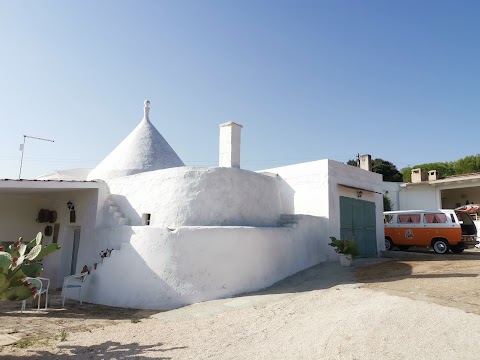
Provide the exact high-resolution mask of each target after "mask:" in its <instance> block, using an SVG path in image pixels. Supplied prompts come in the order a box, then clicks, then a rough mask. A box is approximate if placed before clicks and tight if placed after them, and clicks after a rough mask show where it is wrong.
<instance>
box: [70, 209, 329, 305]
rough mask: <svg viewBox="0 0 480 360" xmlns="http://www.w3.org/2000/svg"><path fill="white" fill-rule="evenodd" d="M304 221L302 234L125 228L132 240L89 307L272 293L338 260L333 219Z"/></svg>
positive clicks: (100, 272)
mask: <svg viewBox="0 0 480 360" xmlns="http://www.w3.org/2000/svg"><path fill="white" fill-rule="evenodd" d="M299 219H300V220H299V223H298V225H297V226H296V228H283V227H278V228H269V227H262V228H255V227H180V228H178V229H176V230H174V231H170V230H168V229H166V228H158V227H137V226H124V227H123V229H124V231H125V232H126V234H131V240H130V241H129V242H127V243H123V244H122V245H121V248H120V250H115V251H113V252H112V256H111V257H109V258H106V259H104V262H103V263H102V264H99V265H98V267H97V270H93V271H92V273H91V275H90V277H89V279H88V287H87V289H86V292H85V295H86V296H85V298H86V301H90V302H93V303H98V304H105V305H111V306H120V307H131V308H142V309H157V310H168V309H173V308H177V307H180V306H184V305H187V304H192V303H196V302H200V301H206V300H212V299H218V298H222V297H228V296H233V295H236V294H240V293H244V292H249V291H255V290H259V289H262V288H265V287H268V286H270V285H272V284H274V283H275V282H277V281H279V280H282V279H284V278H286V277H288V276H290V275H292V274H294V273H296V272H298V271H301V270H303V269H306V268H308V267H310V266H313V265H315V264H317V263H319V262H321V261H325V260H326V259H327V258H328V257H329V256H332V254H333V249H332V248H331V247H329V246H328V245H327V243H328V238H327V237H326V236H321V234H322V231H323V230H322V229H325V228H326V224H325V219H323V218H318V217H311V216H303V217H300V218H299ZM118 231H119V230H118V229H117V230H115V231H112V232H111V234H110V235H108V232H105V231H104V232H102V236H103V241H105V243H108V242H109V241H115V240H114V239H113V238H118V237H119V236H120V234H119V233H118ZM109 236H111V237H112V239H111V240H110V239H108V237H109ZM69 296H70V295H69ZM71 296H75V293H74V292H72V294H71Z"/></svg>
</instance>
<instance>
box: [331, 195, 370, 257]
mask: <svg viewBox="0 0 480 360" xmlns="http://www.w3.org/2000/svg"><path fill="white" fill-rule="evenodd" d="M376 230H377V229H376V218H375V203H373V202H370V201H365V200H358V199H352V198H347V197H344V196H340V236H341V238H342V239H345V238H354V239H355V242H356V243H357V244H358V246H359V247H360V256H361V257H376V256H377V236H376V232H377V231H376Z"/></svg>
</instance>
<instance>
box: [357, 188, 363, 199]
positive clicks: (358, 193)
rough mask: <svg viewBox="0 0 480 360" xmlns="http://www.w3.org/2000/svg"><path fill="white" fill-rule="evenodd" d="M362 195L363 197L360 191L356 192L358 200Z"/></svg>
mask: <svg viewBox="0 0 480 360" xmlns="http://www.w3.org/2000/svg"><path fill="white" fill-rule="evenodd" d="M362 195H363V192H362V190H358V191H357V197H358V198H361V197H362Z"/></svg>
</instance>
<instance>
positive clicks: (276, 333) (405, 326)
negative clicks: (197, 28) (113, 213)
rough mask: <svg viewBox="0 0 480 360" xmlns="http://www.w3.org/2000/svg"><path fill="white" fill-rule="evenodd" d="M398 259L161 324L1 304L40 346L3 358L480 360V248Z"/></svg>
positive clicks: (128, 314)
mask: <svg viewBox="0 0 480 360" xmlns="http://www.w3.org/2000/svg"><path fill="white" fill-rule="evenodd" d="M389 254H390V255H391V256H392V257H394V258H393V259H379V260H376V261H374V262H371V261H365V260H360V261H356V264H355V266H354V267H353V268H351V269H350V268H341V267H340V266H339V265H338V263H327V264H320V265H318V266H315V267H312V268H310V269H308V270H306V271H304V272H302V273H299V274H296V275H294V276H292V277H290V278H288V279H286V280H284V281H282V282H280V283H278V284H276V285H275V286H272V287H271V288H269V289H266V290H263V291H260V292H256V293H252V294H246V295H245V296H239V297H236V298H233V299H223V300H217V301H211V302H206V303H202V304H198V305H192V306H188V307H184V308H182V309H177V310H174V311H169V312H164V313H160V314H157V315H154V316H153V318H149V315H150V314H151V312H150V313H149V312H143V311H140V312H137V311H134V310H124V309H115V308H109V307H100V306H94V305H87V306H84V307H82V308H79V307H78V305H77V306H76V305H74V303H71V304H70V306H69V308H70V310H49V311H48V312H46V313H45V314H44V315H38V314H37V313H36V312H32V313H29V314H23V315H20V314H19V313H18V312H17V308H18V306H15V308H13V307H12V304H9V303H5V304H0V324H2V329H5V327H6V328H7V329H10V332H11V333H12V334H13V335H18V331H21V332H22V335H21V336H23V337H26V339H27V340H31V342H27V341H25V340H24V341H23V343H22V342H21V343H20V345H24V346H25V347H24V348H19V347H12V346H5V347H3V348H2V350H1V352H0V357H1V358H5V359H17V358H25V357H28V358H32V359H35V358H40V357H42V358H44V357H49V358H58V359H64V358H65V359H70V358H80V359H94V358H95V359H96V358H99V359H100V358H102V359H103V358H108V359H120V358H137V359H146V358H162V359H245V358H248V359H272V358H275V359H317V358H325V359H379V358H385V359H414V358H415V359H418V358H422V359H452V358H462V359H477V358H478V356H477V353H478V350H477V345H476V344H477V339H478V338H479V336H480V317H479V316H478V315H476V314H480V301H479V300H478V299H479V295H480V277H479V274H480V261H479V260H480V251H477V250H471V251H466V252H465V253H463V254H461V255H436V254H433V253H431V252H430V253H425V252H412V251H409V252H407V253H403V252H391V253H389ZM57 300H58V298H57ZM16 305H17V304H16ZM62 331H64V332H63V335H64V336H62ZM16 332H17V333H16ZM62 340H64V341H62Z"/></svg>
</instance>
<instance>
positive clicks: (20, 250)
mask: <svg viewBox="0 0 480 360" xmlns="http://www.w3.org/2000/svg"><path fill="white" fill-rule="evenodd" d="M58 249H60V246H58V245H57V244H50V245H48V246H45V247H42V233H38V234H37V236H36V237H35V238H34V239H33V240H32V241H30V242H29V243H28V244H25V243H24V242H23V238H21V237H20V238H19V239H18V241H16V242H14V243H13V244H12V245H10V246H9V247H8V248H7V249H5V247H3V246H0V301H1V300H11V301H21V300H25V299H28V298H29V297H31V296H36V294H37V289H36V288H35V287H34V286H33V285H32V284H31V283H29V282H28V281H27V280H26V278H27V277H37V276H40V274H41V273H42V271H43V266H42V264H41V263H40V261H41V260H42V259H43V258H44V257H45V256H47V255H48V254H51V253H53V252H55V251H57V250H58Z"/></svg>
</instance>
